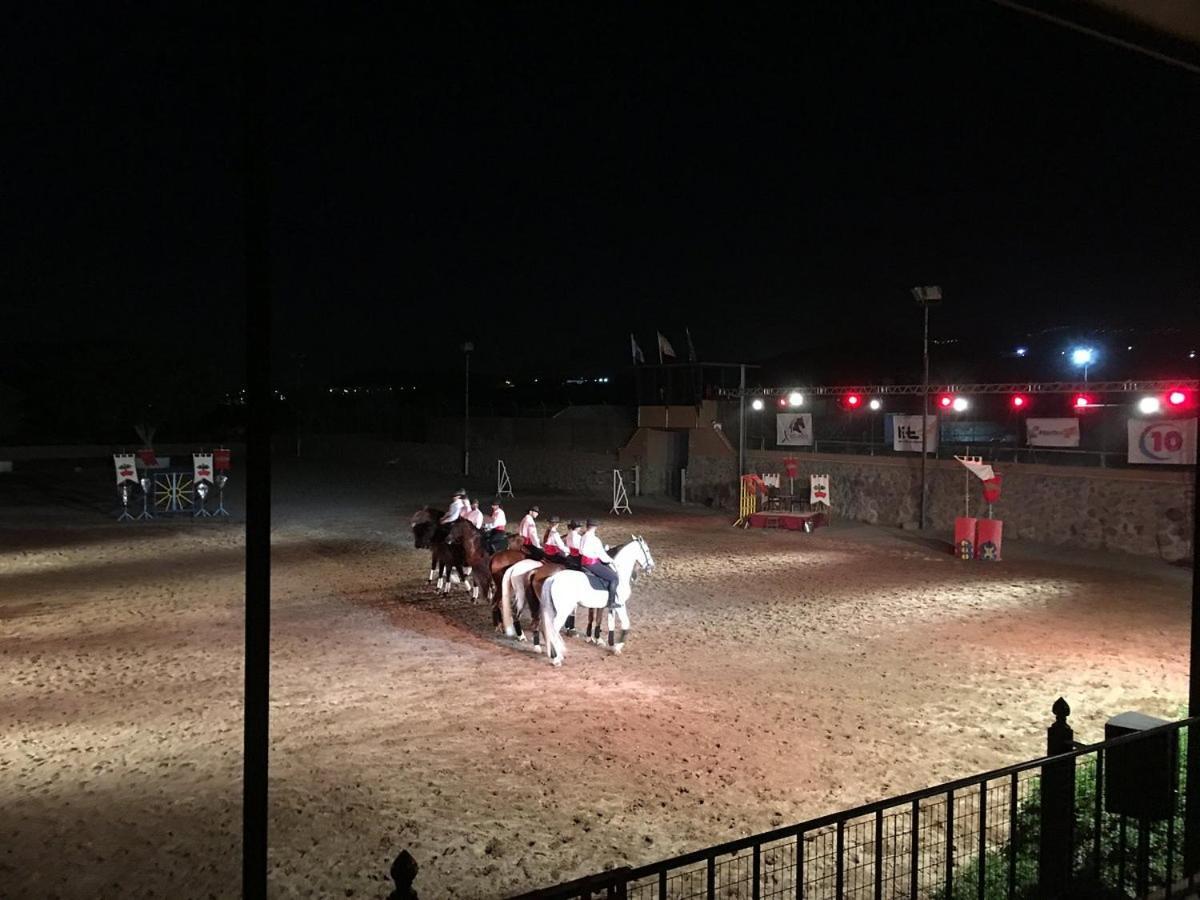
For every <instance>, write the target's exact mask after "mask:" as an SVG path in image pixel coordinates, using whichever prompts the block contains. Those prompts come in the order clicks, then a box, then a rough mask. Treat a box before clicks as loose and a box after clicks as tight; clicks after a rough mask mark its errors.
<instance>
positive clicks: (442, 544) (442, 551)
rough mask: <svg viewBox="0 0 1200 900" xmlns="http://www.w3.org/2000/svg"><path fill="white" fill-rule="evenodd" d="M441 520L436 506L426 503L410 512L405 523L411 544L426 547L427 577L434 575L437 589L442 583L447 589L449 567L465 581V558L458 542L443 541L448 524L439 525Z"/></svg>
mask: <svg viewBox="0 0 1200 900" xmlns="http://www.w3.org/2000/svg"><path fill="white" fill-rule="evenodd" d="M441 519H442V511H441V510H440V509H436V508H434V507H432V506H426V507H425V508H424V509H419V510H417V511H416V512H415V513H413V517H412V519H411V520H410V522H409V524H410V525H411V526H412V532H413V546H414V547H416V548H417V549H418V550H423V549H428V550H429V555H430V559H429V580H430V581H433V579H434V576H435V575H436V576H437V582H438V583H437V586H438V589H439V590H441V589H442V585H443V584H444V585H445V587H446V590H449V589H450V572H451V570H452V569H456V570H457V571H458V577H459V578H460V579H461V580H462V582H463V584H466V583H467V576H466V572H465V569H466V560H465V559H464V556H463V548H462V547H461V546H460V545H458V544H448V543H447V542H446V538H447V537H448V536H449V534H450V528H451V526H450V525H444V524H442V521H441ZM466 524H468V525H470V524H471V523H470V522H468V523H466Z"/></svg>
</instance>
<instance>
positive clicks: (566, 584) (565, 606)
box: [542, 535, 654, 666]
mask: <svg viewBox="0 0 1200 900" xmlns="http://www.w3.org/2000/svg"><path fill="white" fill-rule="evenodd" d="M635 566H641V567H642V568H644V569H645V570H646V571H647V573H649V572H651V571H653V569H654V557H653V556H651V555H650V548H649V547H648V546H647V545H646V542H645V541H644V540H642V538H641V537H639V536H638V535H633V540H632V541H630V542H629V543H628V544H626V545H625V546H624V547H622V548H621V549H619V550H618V551H617V552H616V554H615V555H614V556H613V568H614V569H616V570H617V579H618V580H617V608H616V609H613V610H609V611H608V643H609V646H610V647H611V648H612V651H613V653H620V652H621V651H622V650H623V649H624V647H625V640H626V639H627V638H628V637H629V610H628V609H627V604H628V602H629V593H630V588H631V586H632V584H633V573H634V567H635ZM577 606H586V607H588V608H589V609H604V608H605V607H606V606H608V591H607V590H603V589H602V590H597V589H596V588H594V587H592V583H591V582H590V581H589V580H588V578H587V575H586V574H585V573H583V572H574V571H571V570H570V569H564V570H562V571H561V572H555V573H554V574H553V575H551V576H550V577H549V578H547V579H546V581H545V583H544V584H543V585H542V634H543V636H544V637H545V638H546V647H547V652H548V653H549V654H550V662H551V663H553V664H554V665H556V666H561V665H562V661H563V657H564V656H565V655H566V652H567V647H566V644H565V642H564V641H563V639H562V635H561V634H560V633H559V631H560V630H561V629H562V627H563V624H564V623H565V622H566V621H567V617H568V616H570V615H573V614H574V613H575V607H577ZM614 614H615V616H616V618H618V619H619V620H620V622H621V630H622V631H623V632H624V633H623V634H622V635H621V639H620V640H614V635H615V631H614V628H613V624H614V623H613V616H614Z"/></svg>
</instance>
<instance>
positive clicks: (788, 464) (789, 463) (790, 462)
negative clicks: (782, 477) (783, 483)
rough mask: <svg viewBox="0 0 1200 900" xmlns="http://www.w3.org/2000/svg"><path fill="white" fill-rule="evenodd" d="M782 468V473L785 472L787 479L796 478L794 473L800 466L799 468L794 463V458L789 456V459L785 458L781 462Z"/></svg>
mask: <svg viewBox="0 0 1200 900" xmlns="http://www.w3.org/2000/svg"><path fill="white" fill-rule="evenodd" d="M783 468H784V471H786V472H787V477H788V478H795V477H796V472H797V471H798V470H799V468H800V466H799V464H798V463H797V462H796V457H794V456H789V457H787V458H785V459H784V461H783Z"/></svg>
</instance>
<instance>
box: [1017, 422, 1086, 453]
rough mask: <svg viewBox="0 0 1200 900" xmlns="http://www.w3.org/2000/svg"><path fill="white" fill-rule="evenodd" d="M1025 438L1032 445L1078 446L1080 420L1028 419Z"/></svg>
mask: <svg viewBox="0 0 1200 900" xmlns="http://www.w3.org/2000/svg"><path fill="white" fill-rule="evenodd" d="M1025 440H1026V443H1028V444H1029V446H1030V447H1078V446H1079V420H1078V419H1076V418H1073V417H1072V418H1069V419H1026V420H1025Z"/></svg>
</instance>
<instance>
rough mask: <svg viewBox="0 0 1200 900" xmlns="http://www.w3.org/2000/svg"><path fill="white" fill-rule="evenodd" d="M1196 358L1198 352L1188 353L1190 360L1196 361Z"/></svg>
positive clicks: (1190, 351) (1191, 351)
mask: <svg viewBox="0 0 1200 900" xmlns="http://www.w3.org/2000/svg"><path fill="white" fill-rule="evenodd" d="M1195 358H1196V351H1195V350H1189V351H1188V359H1195Z"/></svg>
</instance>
